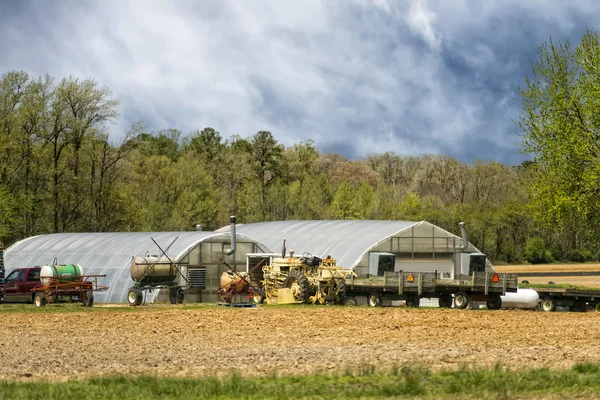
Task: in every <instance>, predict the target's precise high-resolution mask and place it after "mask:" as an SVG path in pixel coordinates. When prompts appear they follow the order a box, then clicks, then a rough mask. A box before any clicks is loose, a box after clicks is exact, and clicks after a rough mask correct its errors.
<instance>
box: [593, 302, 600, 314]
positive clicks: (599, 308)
mask: <svg viewBox="0 0 600 400" xmlns="http://www.w3.org/2000/svg"><path fill="white" fill-rule="evenodd" d="M594 311H598V312H600V300H596V301H595V302H594Z"/></svg>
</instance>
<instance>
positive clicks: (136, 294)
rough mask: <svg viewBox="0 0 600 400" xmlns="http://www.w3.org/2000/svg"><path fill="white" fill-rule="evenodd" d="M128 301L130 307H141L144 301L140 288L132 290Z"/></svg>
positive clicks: (128, 294)
mask: <svg viewBox="0 0 600 400" xmlns="http://www.w3.org/2000/svg"><path fill="white" fill-rule="evenodd" d="M127 301H128V302H129V305H130V306H139V305H140V304H142V302H143V301H144V296H143V294H142V291H141V290H140V289H138V288H131V289H129V292H128V293H127Z"/></svg>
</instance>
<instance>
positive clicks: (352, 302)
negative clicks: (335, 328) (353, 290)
mask: <svg viewBox="0 0 600 400" xmlns="http://www.w3.org/2000/svg"><path fill="white" fill-rule="evenodd" d="M343 304H344V305H345V306H357V305H358V300H356V297H352V296H350V297H346V298H345V299H344V303H343Z"/></svg>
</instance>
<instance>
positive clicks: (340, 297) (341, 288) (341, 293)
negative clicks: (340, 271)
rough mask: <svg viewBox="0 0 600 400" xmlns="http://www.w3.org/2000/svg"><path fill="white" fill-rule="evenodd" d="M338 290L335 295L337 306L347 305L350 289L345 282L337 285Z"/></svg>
mask: <svg viewBox="0 0 600 400" xmlns="http://www.w3.org/2000/svg"><path fill="white" fill-rule="evenodd" d="M336 287H337V290H336V294H335V303H336V304H345V303H344V301H345V300H346V292H347V291H348V288H347V287H346V283H345V282H344V281H338V282H337V284H336Z"/></svg>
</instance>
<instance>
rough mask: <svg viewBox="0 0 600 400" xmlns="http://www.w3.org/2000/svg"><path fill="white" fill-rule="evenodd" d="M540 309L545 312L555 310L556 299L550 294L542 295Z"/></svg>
mask: <svg viewBox="0 0 600 400" xmlns="http://www.w3.org/2000/svg"><path fill="white" fill-rule="evenodd" d="M540 309H541V310H542V311H546V312H551V311H556V300H554V299H553V298H552V297H550V296H548V297H544V298H543V299H542V301H541V303H540Z"/></svg>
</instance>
